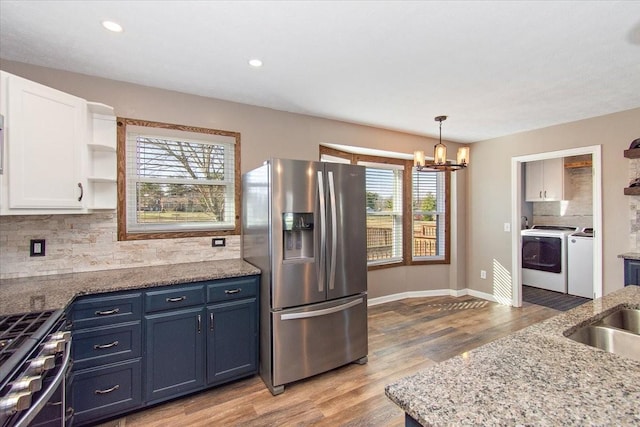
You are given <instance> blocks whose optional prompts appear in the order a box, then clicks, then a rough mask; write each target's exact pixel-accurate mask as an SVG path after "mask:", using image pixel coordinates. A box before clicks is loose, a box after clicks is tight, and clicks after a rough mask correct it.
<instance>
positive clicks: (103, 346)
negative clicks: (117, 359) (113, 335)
mask: <svg viewBox="0 0 640 427" xmlns="http://www.w3.org/2000/svg"><path fill="white" fill-rule="evenodd" d="M118 344H119V343H118V341H114V342H112V343H109V344H96V345H94V346H93V349H94V350H103V349H105V348H111V347H115V346H117V345H118Z"/></svg>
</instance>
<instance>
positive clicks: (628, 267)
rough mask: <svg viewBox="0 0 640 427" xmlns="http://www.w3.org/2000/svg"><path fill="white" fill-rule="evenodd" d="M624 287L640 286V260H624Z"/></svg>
mask: <svg viewBox="0 0 640 427" xmlns="http://www.w3.org/2000/svg"><path fill="white" fill-rule="evenodd" d="M624 285H625V286H628V285H640V260H637V259H625V260H624Z"/></svg>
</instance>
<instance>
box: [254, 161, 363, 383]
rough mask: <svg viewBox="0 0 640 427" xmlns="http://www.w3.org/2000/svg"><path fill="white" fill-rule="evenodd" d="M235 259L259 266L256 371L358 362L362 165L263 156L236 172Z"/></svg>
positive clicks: (276, 372)
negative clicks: (238, 218)
mask: <svg viewBox="0 0 640 427" xmlns="http://www.w3.org/2000/svg"><path fill="white" fill-rule="evenodd" d="M242 198H243V204H242V212H243V221H242V224H243V226H242V256H243V258H244V259H245V260H246V261H248V262H250V263H252V264H253V265H255V266H257V267H258V268H260V269H261V270H262V281H261V284H260V289H261V291H260V298H261V302H260V375H261V376H262V379H263V380H264V382H265V384H266V385H267V387H268V388H269V390H270V391H271V393H272V394H274V395H276V394H279V393H282V392H283V391H284V386H285V384H288V383H291V382H294V381H298V380H300V379H303V378H307V377H310V376H312V375H316V374H319V373H322V372H326V371H328V370H330V369H333V368H336V367H338V366H341V365H345V364H347V363H350V362H354V361H355V362H358V363H366V361H367V344H368V340H367V256H366V213H365V206H366V203H365V168H364V167H361V166H353V165H344V164H335V163H320V162H311V161H301V160H285V159H272V160H269V161H267V162H265V164H264V165H263V166H261V167H259V168H257V169H254V170H252V171H250V172H247V173H246V174H244V175H243V177H242Z"/></svg>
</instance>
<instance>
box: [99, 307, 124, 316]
mask: <svg viewBox="0 0 640 427" xmlns="http://www.w3.org/2000/svg"><path fill="white" fill-rule="evenodd" d="M117 313H120V309H119V308H114V309H113V310H106V311H96V316H110V315H112V314H117Z"/></svg>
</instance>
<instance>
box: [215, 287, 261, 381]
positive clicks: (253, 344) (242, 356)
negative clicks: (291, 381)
mask: <svg viewBox="0 0 640 427" xmlns="http://www.w3.org/2000/svg"><path fill="white" fill-rule="evenodd" d="M257 313H258V308H257V300H256V298H248V299H244V300H238V301H232V302H227V303H222V304H216V305H211V306H209V307H208V310H207V330H208V332H207V334H208V337H207V383H208V384H210V385H212V384H218V383H221V382H224V381H226V380H230V379H235V378H240V377H243V376H246V375H251V374H255V373H256V372H257V369H258V345H257V343H258V322H257Z"/></svg>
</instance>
